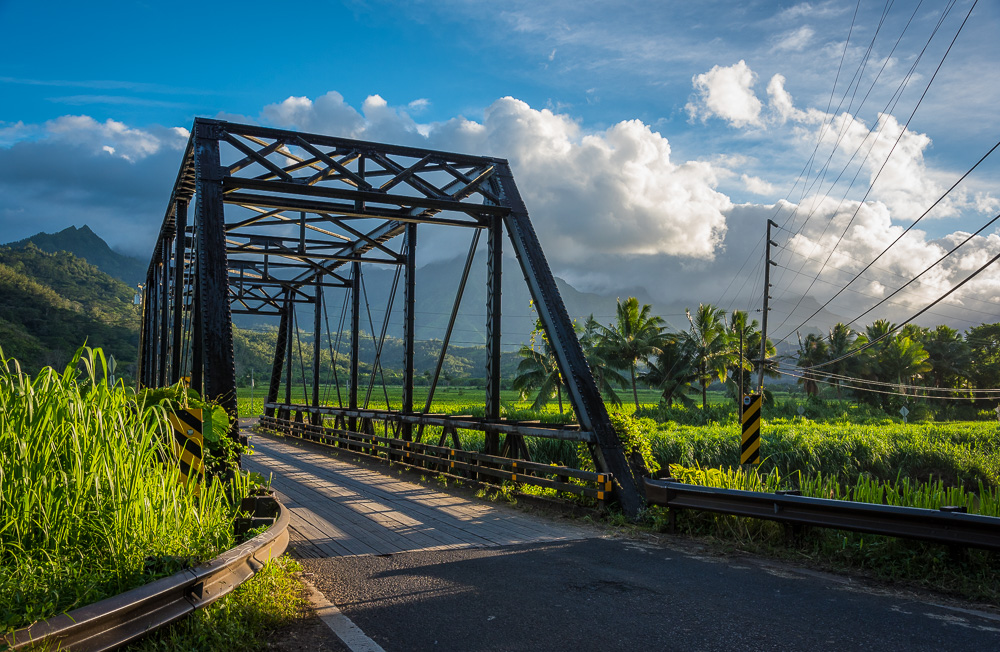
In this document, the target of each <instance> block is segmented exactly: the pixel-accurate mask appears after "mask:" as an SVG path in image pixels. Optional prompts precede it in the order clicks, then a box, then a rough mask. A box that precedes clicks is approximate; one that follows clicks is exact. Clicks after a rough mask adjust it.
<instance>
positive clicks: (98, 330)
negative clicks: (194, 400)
mask: <svg viewBox="0 0 1000 652" xmlns="http://www.w3.org/2000/svg"><path fill="white" fill-rule="evenodd" d="M134 296H135V293H134V292H133V290H132V289H131V288H130V287H129V286H127V285H125V284H124V283H122V282H121V281H119V280H117V279H114V278H112V277H111V276H109V275H107V274H105V273H104V272H102V271H101V270H99V269H97V268H96V267H94V266H93V265H91V264H90V263H88V262H86V261H85V260H83V259H81V258H77V257H76V256H75V255H73V254H71V253H67V252H59V253H47V252H44V251H42V250H41V249H39V248H38V247H36V246H34V245H33V244H30V243H29V244H28V245H27V246H25V247H24V248H23V249H14V248H11V247H0V342H2V343H3V347H4V352H5V353H6V354H7V355H10V356H11V357H14V358H17V359H18V360H19V361H20V362H21V364H23V365H24V368H25V369H26V370H36V369H39V368H41V367H42V366H46V365H55V366H57V367H61V366H64V365H65V364H66V363H67V362H68V361H69V360H70V358H72V356H73V353H74V352H75V351H76V349H77V348H78V347H79V346H80V344H82V343H83V342H84V341H85V340H86V341H87V343H88V345H90V346H99V347H101V348H103V349H104V350H105V351H106V352H107V353H108V354H109V355H113V356H114V358H115V360H116V361H117V362H118V364H119V368H120V369H122V371H124V372H126V373H129V372H130V370H131V368H132V367H134V364H135V360H136V355H137V351H138V346H139V319H140V316H139V309H138V307H137V306H135V305H134V304H133V298H134Z"/></svg>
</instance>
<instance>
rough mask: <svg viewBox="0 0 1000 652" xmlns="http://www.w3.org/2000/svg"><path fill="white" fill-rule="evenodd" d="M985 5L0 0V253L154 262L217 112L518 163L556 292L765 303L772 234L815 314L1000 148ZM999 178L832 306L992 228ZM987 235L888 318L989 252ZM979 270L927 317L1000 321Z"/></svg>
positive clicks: (998, 248)
mask: <svg viewBox="0 0 1000 652" xmlns="http://www.w3.org/2000/svg"><path fill="white" fill-rule="evenodd" d="M973 2H974V0H958V1H956V2H949V1H941V0H935V1H933V2H930V1H926V0H925V1H924V2H922V3H920V5H919V9H916V10H915V6H916V3H901V2H891V1H890V2H886V3H873V2H862V3H856V2H848V1H840V0H830V1H826V2H812V3H804V2H780V3H775V2H739V3H737V2H685V3H680V2H631V3H630V2H620V3H603V2H585V1H571V2H563V1H559V0H557V1H553V2H546V3H540V2H531V1H524V2H522V1H514V2H501V3H497V2H493V3H484V2H465V1H460V0H440V1H437V2H419V1H418V2H405V3H394V2H379V1H369V2H356V3H340V2H313V3H300V4H295V5H279V4H276V3H258V2H242V3H226V4H224V3H205V2H202V3H190V2H174V3H170V4H169V5H165V4H162V3H104V4H98V5H86V4H81V3H68V2H53V3H47V4H45V5H38V4H37V3H27V2H13V1H11V0H0V24H3V25H5V26H7V27H8V29H6V30H5V39H4V41H3V42H2V44H0V53H2V56H0V97H2V98H3V102H2V103H0V241H8V240H14V239H17V238H21V237H25V236H27V235H30V234H32V233H35V232H37V231H39V230H46V231H50V232H51V231H55V230H59V229H61V228H65V227H66V226H69V225H70V224H76V225H82V224H83V223H89V224H90V225H91V227H92V228H94V230H95V231H97V233H98V234H100V235H102V236H103V237H104V238H105V239H107V240H108V241H109V242H110V243H111V244H112V245H113V246H115V247H118V248H120V249H122V250H124V251H128V252H130V253H136V254H145V252H147V251H148V250H149V247H150V245H151V241H152V238H153V236H154V235H155V232H156V230H157V228H158V224H159V220H160V219H161V217H162V213H163V209H164V207H165V202H166V199H167V196H168V193H169V187H170V184H171V183H172V181H173V177H174V174H175V172H176V167H177V165H178V163H179V158H180V152H179V148H180V147H182V145H183V142H184V138H185V132H184V130H185V129H186V128H188V127H190V124H191V122H192V120H193V118H194V117H195V116H221V117H224V118H227V119H233V120H243V121H252V122H257V123H262V124H271V125H275V126H282V127H290V128H298V129H302V130H308V131H323V132H327V133H336V134H339V135H344V136H349V137H358V138H365V139H371V140H383V141H402V142H406V143H408V144H416V145H424V146H428V147H435V148H440V149H456V150H463V151H470V152H471V153H476V154H491V155H499V156H505V157H507V158H509V159H510V160H511V163H512V165H513V167H514V172H515V174H516V175H519V179H520V180H519V183H520V185H521V186H522V192H523V193H524V194H525V196H526V200H527V202H528V207H529V210H530V211H531V212H532V215H533V218H534V220H535V222H536V226H537V228H538V230H539V233H540V237H541V238H542V243H543V246H545V248H546V253H547V255H548V256H549V258H550V260H551V262H552V264H553V267H554V268H555V270H556V272H557V273H558V274H560V275H562V276H564V277H565V278H567V279H568V280H570V281H571V282H573V283H574V284H575V285H577V286H578V287H581V288H582V289H588V290H595V291H604V292H610V293H614V292H615V291H616V289H618V288H631V287H636V286H643V287H646V288H647V289H648V291H649V292H650V294H651V295H653V296H654V298H655V299H656V300H657V301H658V302H663V303H664V304H666V303H675V302H686V303H687V304H692V303H697V302H698V301H713V302H718V303H720V304H722V305H723V306H724V307H727V308H732V307H746V306H745V305H741V302H744V303H747V304H750V303H752V302H755V301H757V300H758V299H759V294H760V283H759V279H758V277H759V271H760V268H761V265H760V261H759V259H760V255H759V249H758V248H757V244H758V243H759V239H760V235H761V234H762V232H763V225H764V222H765V220H766V219H767V218H768V217H772V216H777V217H776V219H778V221H779V222H781V223H782V224H784V225H785V226H786V228H787V231H783V232H782V235H781V237H780V238H779V240H780V244H781V249H780V251H779V252H778V254H777V255H778V256H779V263H780V264H781V266H782V267H781V270H780V271H778V272H777V274H776V277H777V279H776V283H775V286H776V287H775V290H774V291H773V292H772V294H776V295H778V297H777V300H776V312H780V311H782V310H783V311H785V313H789V312H791V310H792V306H793V305H795V303H796V302H797V297H798V296H799V295H801V294H803V293H807V294H808V299H807V300H806V301H805V302H804V303H805V304H806V305H813V306H814V307H815V303H810V302H811V301H813V300H815V301H818V302H820V303H822V302H823V301H825V300H826V298H828V296H830V295H831V294H832V292H833V291H834V290H835V289H836V288H837V284H838V282H840V283H841V284H842V283H843V282H844V281H845V280H846V279H848V278H850V276H851V273H852V272H853V271H856V270H858V269H860V267H861V266H862V265H863V264H864V263H866V262H869V261H870V260H871V259H872V258H873V257H874V256H876V255H878V253H879V252H880V251H881V250H882V248H884V246H885V245H887V244H888V243H889V242H891V241H892V240H893V239H895V237H896V235H898V233H899V231H900V229H901V228H905V227H906V226H907V225H908V224H910V223H912V220H913V219H914V218H915V217H916V216H917V215H919V214H920V213H922V212H923V211H924V210H925V209H926V208H927V207H929V206H930V205H931V204H932V203H933V201H934V200H935V199H937V198H938V197H939V196H940V195H941V194H942V193H943V191H944V190H945V189H947V188H948V187H949V186H950V185H951V184H952V183H954V181H955V180H957V179H958V177H960V176H961V175H962V173H964V172H965V171H966V170H967V169H968V168H969V167H971V165H972V164H973V163H975V162H976V160H978V159H979V157H981V156H982V155H983V154H985V153H986V151H987V150H988V149H989V148H990V147H991V146H992V145H993V144H995V143H996V142H997V141H998V140H1000V115H998V113H997V111H996V107H997V106H998V105H1000V72H998V71H1000V67H998V61H1000V56H998V55H1000V45H998V43H997V38H996V35H997V34H1000V12H998V8H997V5H996V3H994V2H986V1H985V0H980V1H979V2H978V3H977V4H976V5H975V7H974V8H972V7H973ZM286 7H287V8H286ZM970 9H971V14H970V13H969V12H970ZM967 16H969V20H968V22H966V24H965V25H964V27H962V29H961V32H960V33H959V28H960V26H961V25H962V23H963V21H964V20H965V19H966V17H967ZM936 25H937V31H936V33H935V32H934V30H935V26H936ZM904 27H905V29H904ZM932 34H933V38H932ZM956 34H957V38H956ZM897 39H898V42H897ZM953 39H954V45H953V46H951V51H950V52H949V53H948V55H947V59H945V60H944V63H943V64H941V61H942V58H943V57H944V54H945V51H946V50H947V49H948V47H949V44H950V43H951V42H952V40H953ZM939 64H941V67H940V70H939V71H938V72H937V74H936V77H934V81H933V84H931V85H930V87H929V88H928V82H929V81H930V80H931V77H932V76H934V75H935V69H936V68H937V66H938V65H939ZM908 73H910V75H911V76H909V78H908V83H907V84H906V85H905V87H903V89H902V91H901V92H899V94H898V95H897V91H898V90H899V89H900V84H901V82H902V81H903V80H905V79H907V75H908ZM925 91H926V94H925V96H924V98H923V99H922V100H921V101H920V104H919V107H917V102H918V100H919V99H920V97H921V94H924V93H925ZM862 99H863V102H862ZM880 114H882V117H881V118H880ZM911 114H912V117H911ZM908 121H909V124H908V127H907V129H906V130H903V129H902V125H904V124H906V123H907V122H908ZM817 142H820V145H819V146H818V147H817ZM869 149H870V150H871V154H870V155H869V156H868V158H865V157H864V154H865V153H867V152H868V150H869ZM814 150H815V151H816V158H815V159H814V162H813V164H812V165H810V166H806V163H807V161H808V160H809V159H810V155H811V154H812V153H813V151H814ZM855 151H858V152H860V154H858V155H857V156H855V157H854V158H853V159H852V158H851V155H852V153H853V152H855ZM831 152H832V155H831ZM890 152H891V154H890ZM828 156H829V160H830V166H829V171H828V172H827V173H826V175H825V176H824V175H823V174H822V163H823V162H824V161H825V160H826V159H827V157H828ZM862 159H864V163H863V164H862V163H861V161H862ZM997 160H1000V154H994V155H993V156H992V157H990V158H989V159H987V161H986V162H984V163H983V164H982V166H981V167H980V168H979V169H977V170H976V172H974V173H973V174H972V175H970V177H969V178H968V179H967V180H966V181H965V182H964V183H963V184H962V185H961V186H960V187H959V189H957V190H956V191H955V192H953V193H951V194H950V195H949V196H948V198H947V199H946V200H945V201H944V202H942V204H940V205H939V206H938V207H937V208H936V209H935V210H934V211H932V212H931V214H929V215H928V217H927V218H925V219H924V220H923V221H922V222H921V223H920V225H919V226H918V227H917V228H916V229H914V231H913V232H911V233H910V234H909V235H908V236H907V237H906V238H904V240H902V241H901V242H900V244H899V245H897V247H894V248H893V249H892V250H890V252H889V253H888V254H886V255H885V256H883V257H882V258H881V259H880V260H879V262H878V263H877V264H876V266H875V267H873V269H872V270H871V271H870V272H869V273H868V274H867V275H866V276H865V277H863V278H862V279H860V280H859V281H858V282H857V283H856V284H855V285H852V288H851V289H850V290H849V291H848V292H845V293H844V295H843V296H842V297H839V298H838V299H837V303H836V304H835V305H831V309H832V310H834V312H836V314H838V315H840V316H842V317H852V316H853V315H854V314H856V313H860V311H861V310H863V309H864V308H865V307H866V305H868V304H871V303H873V302H874V301H875V300H877V298H878V297H884V296H885V295H886V294H888V293H889V292H891V291H892V290H893V289H895V287H898V285H899V284H900V283H901V282H903V280H904V279H906V278H908V277H912V276H913V275H914V274H916V273H918V272H919V271H920V270H922V269H923V268H924V266H926V265H927V264H929V263H930V262H933V260H935V259H936V258H937V257H938V256H940V255H941V253H943V252H944V251H946V250H947V248H948V247H949V244H948V243H949V242H953V241H955V239H956V238H957V237H960V236H958V235H955V234H960V233H962V232H968V231H972V230H975V229H977V228H979V226H981V225H982V224H984V223H985V222H986V221H987V220H988V219H990V218H992V217H993V216H994V215H996V214H997V213H998V212H1000V201H998V200H997V198H998V197H1000V189H998V188H997V180H998V176H1000V175H998V172H1000V164H998V163H997V162H996V161H997ZM804 168H805V169H807V170H808V175H807V176H806V177H805V179H804V180H802V179H800V177H799V174H800V172H801V171H802V170H803V169H804ZM838 174H841V177H840V178H841V181H840V182H839V183H837V184H834V183H832V180H833V179H834V178H836V177H837V175H838ZM855 175H857V181H856V182H855V183H854V185H852V186H850V187H848V184H847V183H846V180H849V179H852V178H854V177H855ZM876 176H877V179H876ZM873 179H875V182H874V184H872V181H873ZM797 181H798V183H797ZM862 202H864V203H862ZM841 233H843V237H841V238H838V237H837V236H840V234H841ZM983 236H984V237H982V238H979V239H977V240H975V241H973V242H972V243H970V245H967V247H968V248H967V249H966V248H963V250H960V253H957V254H956V255H955V256H953V257H952V259H949V263H948V264H946V265H944V266H942V267H941V269H940V270H935V272H934V273H933V274H929V275H928V276H927V277H926V278H925V279H923V280H922V282H921V283H919V284H917V285H916V286H914V287H915V288H916V289H915V290H914V291H912V292H911V291H907V292H905V293H903V294H901V295H900V296H899V297H897V298H896V299H895V301H894V302H893V303H894V304H895V307H894V308H893V304H888V309H889V311H890V312H889V313H887V314H888V315H889V316H897V315H905V314H906V313H907V312H912V311H913V309H915V308H918V307H920V306H921V305H922V302H923V304H925V303H926V301H927V299H928V298H931V297H934V296H937V295H938V294H940V293H941V292H942V291H943V290H946V289H947V288H948V287H950V284H951V283H954V282H956V281H957V280H960V279H961V278H963V273H968V271H969V270H971V269H973V268H974V266H975V265H974V263H975V261H977V260H980V258H982V257H983V256H986V254H987V253H989V252H994V251H995V252H1000V237H998V236H997V235H996V234H995V229H992V228H991V229H990V230H988V231H986V232H984V233H983ZM985 236H988V237H985ZM994 255H995V253H994ZM744 262H746V265H743V263H744ZM980 264H981V262H980ZM983 276H984V279H983V281H977V282H976V283H974V284H970V286H969V288H970V289H969V290H967V291H964V292H963V294H962V295H961V296H960V297H959V298H958V299H957V300H956V301H957V302H956V303H953V305H952V307H951V308H948V309H944V310H942V311H939V312H940V313H941V315H940V316H932V317H931V321H935V322H939V321H946V320H951V321H952V322H953V323H954V324H955V325H956V326H960V327H962V326H967V325H969V324H971V323H973V322H975V323H978V322H979V321H996V320H997V319H1000V306H998V305H997V302H996V300H995V297H997V296H1000V292H997V291H996V290H997V289H1000V287H998V286H1000V276H998V275H996V274H993V275H992V276H991V275H990V273H986V274H984V275H983ZM814 279H816V280H814ZM755 293H756V296H754V294H755ZM782 302H784V303H782ZM803 310H806V309H805V308H803V307H802V306H801V305H800V307H799V308H798V309H797V312H796V313H795V314H791V315H789V314H783V315H780V316H779V317H778V319H777V321H780V322H782V326H783V327H784V328H785V329H786V330H787V329H789V328H792V327H793V326H795V325H796V323H797V322H796V320H797V319H798V318H799V317H800V316H801V317H804V316H805V314H808V312H811V310H806V312H805V313H802V311H803ZM879 316H880V315H879ZM870 319H871V317H869V318H868V320H870ZM779 335H784V333H779Z"/></svg>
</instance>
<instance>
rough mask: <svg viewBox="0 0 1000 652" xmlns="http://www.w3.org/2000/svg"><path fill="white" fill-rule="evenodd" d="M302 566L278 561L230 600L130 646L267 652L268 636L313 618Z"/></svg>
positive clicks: (148, 651)
mask: <svg viewBox="0 0 1000 652" xmlns="http://www.w3.org/2000/svg"><path fill="white" fill-rule="evenodd" d="M301 570H302V567H301V566H300V565H299V563H298V562H296V561H295V560H294V559H292V558H291V557H289V556H287V555H283V556H281V557H278V558H277V559H273V560H272V561H270V562H269V563H268V564H266V565H265V566H264V567H263V568H262V569H261V570H259V571H258V572H257V574H256V575H254V576H253V577H251V578H250V579H249V580H247V581H246V582H244V583H243V584H241V585H240V586H238V587H237V588H236V589H235V590H234V591H233V592H232V593H230V594H229V595H227V596H226V597H224V598H222V599H221V600H218V601H216V602H213V603H212V604H210V605H208V606H207V607H205V608H204V609H199V610H197V611H195V612H194V613H193V614H191V615H190V616H188V617H187V618H185V619H184V620H181V621H179V622H176V623H174V624H173V625H171V626H169V627H167V628H165V629H162V630H160V631H157V632H154V633H153V634H151V635H150V636H148V637H146V638H144V639H143V640H141V641H139V642H138V643H135V644H134V645H132V646H130V647H129V649H130V650H134V651H136V652H157V651H159V650H164V651H167V650H171V651H172V650H190V651H192V652H212V651H215V650H219V651H223V650H226V651H228V650H261V649H266V648H267V639H268V634H270V633H271V632H273V631H274V630H275V629H278V628H279V627H284V626H287V625H289V624H291V623H294V622H295V621H296V620H299V619H301V618H302V617H303V614H304V613H307V606H308V604H309V601H308V599H307V598H306V597H305V592H304V589H303V586H302V583H301V582H300V581H299V579H298V577H297V573H298V572H300V571H301Z"/></svg>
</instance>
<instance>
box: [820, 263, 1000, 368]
mask: <svg viewBox="0 0 1000 652" xmlns="http://www.w3.org/2000/svg"><path fill="white" fill-rule="evenodd" d="M997 260H1000V254H997V255H996V256H994V257H993V258H991V259H990V260H989V261H988V262H987V263H986V264H985V265H983V266H982V267H980V268H979V269H977V270H976V271H974V272H973V273H972V274H970V275H969V276H967V277H966V278H965V279H964V280H963V281H962V282H961V283H959V284H958V285H956V286H955V287H953V288H951V289H950V290H948V291H947V292H945V293H944V294H942V295H941V296H940V297H938V298H937V299H935V300H934V301H933V302H931V304H930V305H928V306H927V307H926V308H924V309H922V310H920V311H919V312H917V314H915V315H913V316H912V317H910V318H909V319H907V320H906V321H904V322H903V323H901V324H898V325H896V326H895V327H893V328H892V329H890V330H889V331H887V332H886V333H885V334H883V335H880V336H879V337H877V338H875V339H874V340H872V341H871V342H869V343H867V344H865V345H864V346H862V347H860V348H858V349H857V350H855V351H853V352H851V353H848V354H846V355H842V356H840V357H839V358H836V359H834V360H827V361H826V362H821V363H820V364H817V365H813V368H818V367H825V366H827V365H831V364H833V363H835V362H840V361H841V360H844V359H846V358H849V357H851V356H854V355H857V354H858V353H861V352H862V351H865V350H867V349H869V348H871V347H873V346H875V345H876V344H878V343H879V342H881V341H882V340H884V339H886V338H887V337H889V336H890V335H892V334H893V333H895V332H896V331H898V330H899V329H901V328H902V327H903V326H906V325H907V324H909V323H910V322H911V321H913V320H914V319H916V318H917V317H919V316H920V315H922V314H924V313H925V312H927V311H928V310H930V309H931V308H933V307H934V306H936V305H937V304H939V303H941V302H942V301H944V300H945V299H947V298H948V297H949V296H951V295H952V294H953V293H954V292H956V291H957V290H958V289H959V288H961V287H962V286H963V285H965V284H966V283H968V282H969V281H971V280H972V279H974V278H975V277H976V276H978V275H979V273H980V272H982V271H983V270H984V269H986V268H987V267H989V266H990V265H992V264H993V263H995V262H996V261H997Z"/></svg>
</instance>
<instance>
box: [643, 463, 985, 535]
mask: <svg viewBox="0 0 1000 652" xmlns="http://www.w3.org/2000/svg"><path fill="white" fill-rule="evenodd" d="M645 488H646V500H647V502H648V503H650V504H653V505H664V506H667V507H670V508H672V509H697V510H702V511H708V512H717V513H721V514H730V515H733V516H750V517H753V518H762V519H767V520H771V521H782V522H785V523H791V524H796V525H811V526H816V527H825V528H833V529H838V530H851V531H854V532H866V533H869V534H881V535H885V536H891V537H902V538H907V539H918V540H921V541H931V542H934V543H943V544H947V545H954V546H967V547H971V548H983V549H986V550H1000V518H996V517H993V516H982V515H979V514H966V513H965V512H963V511H959V510H958V509H957V508H948V507H943V508H941V509H940V510H934V509H921V508H917V507H897V506H895V505H875V504H872V503H854V502H849V501H846V500H830V499H825V498H810V497H807V496H797V495H791V494H771V493H764V492H757V491H740V490H737V489H718V488H715V487H702V486H698V485H691V484H685V483H683V482H675V481H672V480H653V479H649V478H646V480H645Z"/></svg>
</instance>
